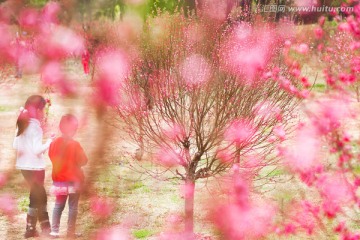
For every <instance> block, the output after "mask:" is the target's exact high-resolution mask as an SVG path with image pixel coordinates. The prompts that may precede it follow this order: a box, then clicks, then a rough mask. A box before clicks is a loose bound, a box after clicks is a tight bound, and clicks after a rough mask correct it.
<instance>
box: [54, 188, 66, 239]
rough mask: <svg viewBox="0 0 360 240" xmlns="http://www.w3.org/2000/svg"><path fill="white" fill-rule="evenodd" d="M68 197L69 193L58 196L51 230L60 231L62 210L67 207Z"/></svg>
mask: <svg viewBox="0 0 360 240" xmlns="http://www.w3.org/2000/svg"><path fill="white" fill-rule="evenodd" d="M67 197H68V196H67V195H58V196H56V200H55V207H54V210H53V216H52V224H51V232H54V233H59V228H60V218H61V214H62V211H63V210H64V208H65V204H66V199H67Z"/></svg>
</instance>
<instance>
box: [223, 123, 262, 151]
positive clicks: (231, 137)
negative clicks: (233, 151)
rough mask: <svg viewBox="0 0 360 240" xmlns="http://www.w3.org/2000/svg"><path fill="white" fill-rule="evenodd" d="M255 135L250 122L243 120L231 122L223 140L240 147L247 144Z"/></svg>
mask: <svg viewBox="0 0 360 240" xmlns="http://www.w3.org/2000/svg"><path fill="white" fill-rule="evenodd" d="M255 133H256V130H255V128H254V127H253V126H252V125H251V123H250V122H248V121H245V120H235V121H233V122H231V123H230V125H229V126H228V128H227V129H226V131H225V133H224V138H225V140H227V141H229V142H234V143H235V144H237V145H241V144H244V143H249V142H250V140H251V138H252V137H253V136H254V134H255Z"/></svg>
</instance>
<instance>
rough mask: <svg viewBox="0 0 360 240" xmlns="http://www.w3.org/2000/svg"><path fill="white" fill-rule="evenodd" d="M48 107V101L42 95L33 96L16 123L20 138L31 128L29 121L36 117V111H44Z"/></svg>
mask: <svg viewBox="0 0 360 240" xmlns="http://www.w3.org/2000/svg"><path fill="white" fill-rule="evenodd" d="M45 105H46V100H45V99H44V98H43V97H42V96H40V95H32V96H30V97H29V98H28V99H27V100H26V102H25V108H24V110H23V111H21V112H20V115H19V117H18V119H17V121H16V127H17V134H16V136H20V135H21V134H23V132H24V131H25V130H26V129H27V127H28V126H29V120H30V118H31V117H33V116H34V110H42V109H44V107H45Z"/></svg>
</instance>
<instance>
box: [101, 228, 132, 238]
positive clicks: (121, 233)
mask: <svg viewBox="0 0 360 240" xmlns="http://www.w3.org/2000/svg"><path fill="white" fill-rule="evenodd" d="M95 239H96V240H131V239H133V238H132V237H131V235H130V233H129V230H127V229H124V228H123V227H122V226H114V227H111V228H105V229H102V230H100V231H99V232H98V233H97V234H96V238H95Z"/></svg>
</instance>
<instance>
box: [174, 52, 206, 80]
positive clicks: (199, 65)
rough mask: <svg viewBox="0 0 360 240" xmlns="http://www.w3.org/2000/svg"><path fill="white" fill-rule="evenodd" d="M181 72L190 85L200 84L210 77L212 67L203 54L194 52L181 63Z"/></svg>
mask: <svg viewBox="0 0 360 240" xmlns="http://www.w3.org/2000/svg"><path fill="white" fill-rule="evenodd" d="M180 74H181V76H182V77H183V79H184V80H185V83H186V84H187V85H188V86H194V85H199V84H201V83H204V82H206V81H207V80H208V79H209V78H210V76H211V67H210V65H209V63H208V62H207V60H206V59H205V58H204V57H203V56H201V55H199V54H193V55H191V56H189V57H187V58H186V59H185V60H184V62H183V63H182V64H181V66H180Z"/></svg>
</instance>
